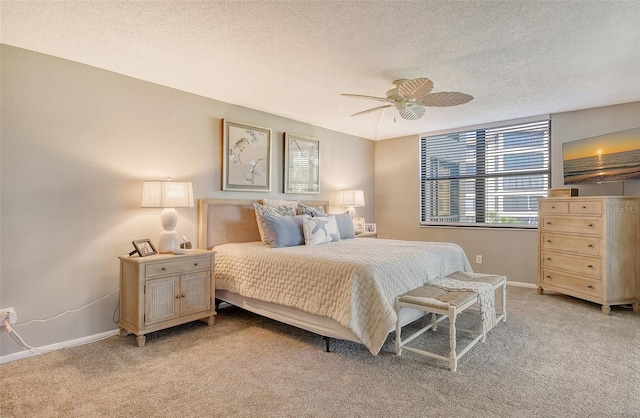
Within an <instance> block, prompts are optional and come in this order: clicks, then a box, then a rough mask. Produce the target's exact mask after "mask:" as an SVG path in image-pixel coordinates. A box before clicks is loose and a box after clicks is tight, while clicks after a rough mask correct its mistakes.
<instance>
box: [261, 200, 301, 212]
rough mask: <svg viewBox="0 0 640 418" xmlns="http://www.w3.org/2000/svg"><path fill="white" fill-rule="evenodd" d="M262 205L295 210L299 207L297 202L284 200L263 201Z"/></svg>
mask: <svg viewBox="0 0 640 418" xmlns="http://www.w3.org/2000/svg"><path fill="white" fill-rule="evenodd" d="M262 204H263V205H265V206H269V207H270V208H277V207H280V206H291V207H292V208H293V209H294V210H295V209H296V207H297V206H298V202H297V201H296V200H284V199H262Z"/></svg>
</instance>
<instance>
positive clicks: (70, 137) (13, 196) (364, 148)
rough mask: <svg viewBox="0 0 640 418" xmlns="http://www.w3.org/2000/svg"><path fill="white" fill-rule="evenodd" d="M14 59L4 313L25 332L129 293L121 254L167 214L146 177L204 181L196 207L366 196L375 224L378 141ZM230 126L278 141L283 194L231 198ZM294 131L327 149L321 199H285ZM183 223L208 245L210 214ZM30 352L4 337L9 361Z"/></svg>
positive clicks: (86, 327)
mask: <svg viewBox="0 0 640 418" xmlns="http://www.w3.org/2000/svg"><path fill="white" fill-rule="evenodd" d="M1 54H2V55H1V58H2V59H1V66H2V67H1V83H2V84H1V88H2V103H1V106H2V107H1V115H2V127H1V141H2V142H1V182H2V183H1V184H2V190H1V209H0V210H1V212H0V214H1V231H2V237H1V243H0V245H1V253H0V255H1V261H2V265H1V270H0V271H1V276H0V307H7V306H13V307H15V308H16V311H17V313H18V323H24V322H27V321H30V320H33V319H45V318H50V317H52V316H55V315H58V314H59V313H62V312H65V311H69V310H74V309H76V308H79V307H82V306H84V305H86V304H87V303H89V302H91V301H93V300H96V299H98V298H100V297H102V296H104V295H106V294H108V293H109V292H111V291H113V290H115V289H117V288H118V274H119V264H118V259H117V257H118V256H119V255H121V254H126V253H127V252H129V251H130V250H131V249H132V246H131V241H132V240H134V239H138V238H150V239H151V240H152V242H157V238H158V236H159V233H160V230H161V227H160V220H159V209H158V210H156V209H142V208H140V199H141V192H142V182H143V180H149V179H156V180H157V179H164V178H166V177H168V176H170V177H171V178H172V179H174V180H190V181H192V182H193V187H194V194H195V197H196V198H223V199H224V198H228V199H236V198H257V199H260V198H263V197H272V198H273V197H279V198H293V199H295V198H301V199H305V198H309V199H320V200H330V201H334V202H335V198H336V194H337V190H339V189H341V188H345V187H355V188H361V189H364V191H365V196H366V199H367V206H366V207H364V208H358V215H359V216H364V217H366V218H367V220H370V221H373V220H374V208H375V201H374V194H373V192H374V182H373V175H374V174H373V143H372V142H371V141H369V140H366V139H362V138H357V137H353V136H349V135H345V134H340V133H337V132H334V131H330V130H327V129H322V128H319V127H315V126H311V125H308V124H305V123H301V122H297V121H294V120H290V119H286V118H282V117H277V116H274V115H270V114H267V113H263V112H258V111H255V110H252V109H247V108H242V107H238V106H233V105H230V104H226V103H222V102H218V101H215V100H210V99H207V98H203V97H200V96H196V95H193V94H188V93H185V92H181V91H177V90H173V89H170V88H166V87H162V86H158V85H155V84H151V83H147V82H143V81H140V80H137V79H133V78H130V77H125V76H121V75H118V74H115V73H111V72H108V71H104V70H100V69H97V68H93V67H89V66H86V65H81V64H78V63H74V62H71V61H67V60H63V59H59V58H55V57H51V56H47V55H43V54H38V53H33V52H29V51H26V50H22V49H18V48H13V47H8V46H6V45H3V46H2V49H1ZM223 118H227V119H230V120H236V121H240V122H245V123H250V124H255V125H258V126H264V127H269V128H271V129H272V130H273V140H274V155H273V180H272V190H273V192H272V193H268V194H265V193H239V192H223V191H221V167H220V166H221V163H220V162H221V160H222V157H221V143H222V142H221V135H222V127H221V120H222V119H223ZM285 131H287V132H293V133H297V134H300V135H305V136H310V137H315V138H318V139H319V140H320V141H321V146H320V153H321V155H320V158H321V169H320V172H321V184H320V190H321V192H320V194H318V195H284V194H283V193H282V184H283V166H282V161H283V154H284V150H283V133H284V132H285ZM334 210H335V211H340V210H344V209H343V208H334ZM178 212H179V216H180V219H179V222H178V226H177V230H178V231H179V232H180V234H186V235H187V236H188V237H189V238H190V239H191V241H193V242H194V243H197V209H196V208H193V209H191V208H185V209H178ZM117 304H118V294H117V293H115V294H113V295H111V296H109V297H107V298H105V299H103V300H101V301H98V302H96V303H94V304H93V305H91V306H89V307H86V308H84V309H82V310H80V311H78V312H72V313H68V314H65V315H63V316H61V317H60V318H57V319H52V320H50V321H48V322H45V323H40V322H36V323H32V324H29V325H25V326H22V327H20V326H18V327H16V330H17V331H18V333H19V334H20V335H21V336H22V337H23V338H24V339H25V340H26V342H27V343H29V344H30V345H32V346H43V345H50V344H56V343H60V342H64V341H69V340H73V339H79V338H85V337H87V336H91V335H95V334H99V333H102V332H106V331H110V330H114V329H116V328H117V325H116V324H115V323H114V322H113V320H112V318H113V317H114V315H115V312H116V306H117ZM115 317H116V318H117V316H115ZM18 351H20V349H19V347H18V346H17V345H16V344H15V343H14V342H13V340H11V339H10V338H9V337H8V336H7V335H6V333H2V334H0V355H8V354H11V353H16V352H18Z"/></svg>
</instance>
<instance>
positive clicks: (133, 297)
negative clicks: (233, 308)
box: [118, 250, 216, 347]
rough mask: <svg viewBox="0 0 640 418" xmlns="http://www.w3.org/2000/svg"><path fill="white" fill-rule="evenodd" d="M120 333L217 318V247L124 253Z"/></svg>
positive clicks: (140, 339) (141, 333) (141, 335)
mask: <svg viewBox="0 0 640 418" xmlns="http://www.w3.org/2000/svg"><path fill="white" fill-rule="evenodd" d="M118 258H119V259H120V321H119V322H118V325H119V326H120V336H121V337H124V336H126V335H128V334H129V332H131V333H133V334H135V335H136V342H137V343H138V347H143V346H144V344H145V342H146V337H145V335H146V334H148V333H151V332H154V331H159V330H161V329H165V328H169V327H173V326H176V325H180V324H184V323H186V322H191V321H195V320H199V319H200V320H206V322H207V324H208V325H209V326H212V325H213V323H214V320H215V315H216V311H215V303H214V299H215V276H214V274H213V271H214V266H215V252H213V251H208V250H191V251H188V252H186V253H185V254H183V255H173V254H156V255H151V256H148V257H138V256H134V257H129V256H126V255H124V256H120V257H118Z"/></svg>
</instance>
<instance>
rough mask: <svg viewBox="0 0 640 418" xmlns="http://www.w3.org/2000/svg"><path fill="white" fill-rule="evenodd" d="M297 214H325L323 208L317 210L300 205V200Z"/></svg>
mask: <svg viewBox="0 0 640 418" xmlns="http://www.w3.org/2000/svg"><path fill="white" fill-rule="evenodd" d="M297 212H298V214H299V215H302V214H305V213H306V214H308V215H311V216H318V215H319V214H323V213H324V209H323V208H322V206H319V207H317V208H314V207H313V206H307V205H305V204H304V203H300V201H299V200H298V204H297Z"/></svg>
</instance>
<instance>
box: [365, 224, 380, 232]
mask: <svg viewBox="0 0 640 418" xmlns="http://www.w3.org/2000/svg"><path fill="white" fill-rule="evenodd" d="M364 232H369V233H372V234H375V233H376V232H378V231H377V228H376V224H364Z"/></svg>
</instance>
